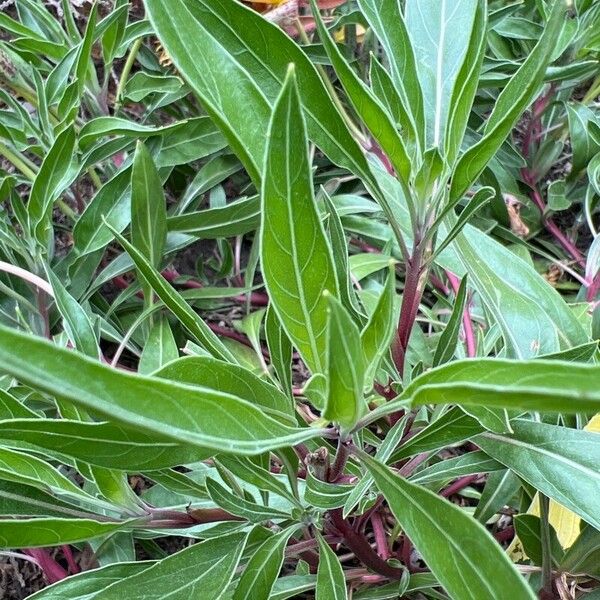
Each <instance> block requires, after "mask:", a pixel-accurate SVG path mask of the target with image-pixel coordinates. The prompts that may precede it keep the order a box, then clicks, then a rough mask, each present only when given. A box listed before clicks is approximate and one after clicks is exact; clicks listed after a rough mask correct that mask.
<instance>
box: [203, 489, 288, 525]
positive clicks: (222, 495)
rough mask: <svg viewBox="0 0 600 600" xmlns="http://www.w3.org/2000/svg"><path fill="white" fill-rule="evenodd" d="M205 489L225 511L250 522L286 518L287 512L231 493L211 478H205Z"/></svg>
mask: <svg viewBox="0 0 600 600" xmlns="http://www.w3.org/2000/svg"><path fill="white" fill-rule="evenodd" d="M206 489H207V490H208V494H209V496H210V498H211V500H212V501H213V502H214V503H215V504H216V505H217V506H219V507H221V508H222V509H224V510H226V511H227V512H229V513H231V514H233V515H236V516H238V517H241V518H242V519H245V520H246V521H249V522H250V523H262V522H263V521H271V520H282V519H288V518H289V514H287V513H284V512H282V511H280V510H277V509H276V508H270V507H269V506H262V505H260V504H256V502H250V501H249V500H246V499H244V498H241V497H239V496H236V495H235V494H232V493H231V492H230V491H229V490H227V489H226V488H225V487H223V486H222V485H221V484H220V483H217V482H216V481H214V480H213V479H207V480H206Z"/></svg>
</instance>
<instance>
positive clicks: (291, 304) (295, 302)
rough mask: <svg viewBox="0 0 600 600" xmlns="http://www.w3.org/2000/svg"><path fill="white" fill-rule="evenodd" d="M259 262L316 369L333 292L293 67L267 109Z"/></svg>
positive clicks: (284, 319) (286, 322)
mask: <svg viewBox="0 0 600 600" xmlns="http://www.w3.org/2000/svg"><path fill="white" fill-rule="evenodd" d="M262 213H263V223H262V227H261V264H262V272H263V277H264V280H265V285H266V287H267V290H268V292H269V297H270V299H271V303H272V305H273V308H274V309H275V312H276V313H277V316H278V317H279V320H280V322H281V324H282V326H283V328H284V329H285V331H286V333H287V335H288V336H289V338H290V340H291V341H292V343H293V344H294V345H295V346H296V348H297V349H298V351H299V352H300V354H301V355H302V358H303V359H304V361H305V362H306V364H307V366H308V367H309V368H310V370H311V371H313V372H322V371H323V370H324V366H325V356H326V338H327V336H326V323H327V300H326V298H325V297H324V296H323V291H324V290H328V291H329V292H330V293H331V294H333V295H336V294H337V288H338V285H337V281H336V274H335V267H334V265H333V259H332V257H331V250H330V248H329V246H328V243H327V238H326V237H325V232H324V231H323V226H322V224H321V220H320V217H319V213H318V211H317V208H316V205H315V200H314V194H313V184H312V175H311V169H310V164H309V160H308V146H307V143H306V129H305V125H304V118H303V116H302V112H301V108H300V101H299V98H298V92H297V87H296V82H295V78H294V75H293V71H291V72H290V75H289V76H288V78H287V80H286V83H285V85H284V87H283V90H282V92H281V95H280V97H279V99H278V100H277V103H276V105H275V108H274V110H273V118H272V120H271V124H270V127H269V142H268V147H267V154H266V164H265V171H264V185H263V187H262Z"/></svg>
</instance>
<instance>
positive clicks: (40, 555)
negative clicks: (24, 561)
mask: <svg viewBox="0 0 600 600" xmlns="http://www.w3.org/2000/svg"><path fill="white" fill-rule="evenodd" d="M23 553H24V554H27V555H28V556H31V557H33V558H34V559H35V560H36V561H37V563H38V565H39V566H40V569H42V571H43V572H44V576H45V577H46V579H47V580H48V583H56V582H57V581H62V580H63V579H66V578H67V577H68V576H69V574H68V573H67V571H65V569H64V568H63V567H61V566H60V565H59V564H58V563H57V562H56V561H55V560H54V559H53V558H52V557H51V556H50V553H49V552H48V550H46V549H45V548H28V549H26V550H23Z"/></svg>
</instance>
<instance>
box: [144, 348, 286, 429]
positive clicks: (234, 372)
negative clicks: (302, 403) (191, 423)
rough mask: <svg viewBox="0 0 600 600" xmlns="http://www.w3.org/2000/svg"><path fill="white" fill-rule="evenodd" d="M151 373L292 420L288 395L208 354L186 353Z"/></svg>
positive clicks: (253, 375) (241, 368)
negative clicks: (226, 395)
mask: <svg viewBox="0 0 600 600" xmlns="http://www.w3.org/2000/svg"><path fill="white" fill-rule="evenodd" d="M154 376H155V377H160V378H161V379H170V380H172V381H175V382H177V383H185V384H190V385H193V386H195V387H198V388H201V389H214V390H218V391H219V392H222V393H224V394H230V395H232V396H238V397H240V398H244V399H245V400H247V401H248V402H251V403H252V404H254V405H255V406H257V407H260V408H261V409H262V410H264V411H265V412H267V413H268V414H270V415H272V416H273V417H274V418H277V419H280V420H285V421H287V422H288V423H292V424H295V423H296V420H295V418H294V416H293V415H294V410H293V405H292V402H291V400H290V398H289V397H288V396H286V395H285V394H283V393H281V392H280V391H279V390H278V389H277V388H276V387H275V386H273V385H271V384H270V383H267V382H266V381H264V380H262V379H260V378H258V377H257V376H256V375H255V374H254V373H252V372H251V371H249V370H248V369H245V368H243V367H240V366H238V365H233V364H231V363H226V362H223V361H220V360H216V359H214V358H211V357H209V356H187V357H184V358H180V359H179V360H177V361H174V362H172V363H170V364H168V365H166V366H165V367H163V368H162V369H160V371H157V372H156V373H154Z"/></svg>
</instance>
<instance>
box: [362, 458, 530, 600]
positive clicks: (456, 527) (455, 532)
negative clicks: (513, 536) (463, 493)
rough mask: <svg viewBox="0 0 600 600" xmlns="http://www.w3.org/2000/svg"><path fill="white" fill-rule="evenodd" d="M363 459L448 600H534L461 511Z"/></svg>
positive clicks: (487, 536)
mask: <svg viewBox="0 0 600 600" xmlns="http://www.w3.org/2000/svg"><path fill="white" fill-rule="evenodd" d="M361 458H362V460H363V461H364V463H365V465H366V466H367V468H368V469H369V471H370V472H371V474H372V475H373V478H374V479H375V483H376V484H377V487H378V488H379V489H380V490H381V492H382V493H383V495H384V496H385V499H386V500H387V501H388V503H389V505H390V508H391V509H392V512H393V513H394V515H395V517H396V519H398V523H399V524H400V526H401V527H402V529H403V530H404V532H405V533H406V535H407V536H408V537H409V539H410V540H411V542H412V543H413V544H414V545H415V548H416V549H417V550H418V551H419V553H420V554H421V555H422V557H423V560H424V561H425V562H426V563H427V566H428V567H429V568H430V569H431V571H432V572H433V574H434V575H435V576H436V577H437V578H438V580H439V582H440V583H441V584H442V586H443V587H444V588H445V590H446V591H447V592H448V594H449V595H450V596H451V597H452V598H454V599H455V600H479V599H480V598H495V599H498V600H514V598H523V599H524V600H525V599H526V598H527V599H530V600H533V599H534V598H536V595H535V594H534V593H533V590H532V589H531V588H530V587H529V586H528V585H527V583H526V582H525V579H523V577H521V575H520V574H519V572H518V571H517V570H516V569H515V567H514V566H513V564H512V563H511V561H510V559H509V558H508V556H507V555H506V554H505V553H504V551H503V550H502V548H501V547H500V546H499V545H498V543H497V542H496V541H495V540H494V539H493V538H492V537H491V536H490V534H489V533H488V532H487V530H486V529H485V528H484V527H483V526H482V525H481V524H480V523H478V522H477V521H475V520H474V519H473V518H472V517H471V516H469V515H468V514H467V513H466V512H465V511H463V510H462V509H461V508H460V507H459V506H457V505H456V504H452V503H450V502H448V501H447V500H445V499H444V498H440V496H438V495H437V494H434V493H433V492H430V491H429V490H426V489H425V488H422V487H421V486H419V485H415V484H414V483H410V482H408V481H407V480H406V479H403V478H402V477H399V476H398V475H395V474H394V473H393V472H392V471H391V470H390V469H389V468H388V467H385V466H384V465H382V464H381V463H379V462H377V461H376V460H373V459H372V458H371V457H370V456H368V455H366V454H363V455H361ZM466 540H468V543H465V541H466Z"/></svg>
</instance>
